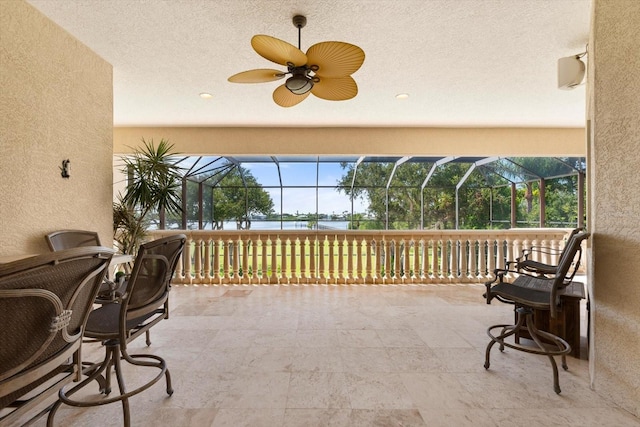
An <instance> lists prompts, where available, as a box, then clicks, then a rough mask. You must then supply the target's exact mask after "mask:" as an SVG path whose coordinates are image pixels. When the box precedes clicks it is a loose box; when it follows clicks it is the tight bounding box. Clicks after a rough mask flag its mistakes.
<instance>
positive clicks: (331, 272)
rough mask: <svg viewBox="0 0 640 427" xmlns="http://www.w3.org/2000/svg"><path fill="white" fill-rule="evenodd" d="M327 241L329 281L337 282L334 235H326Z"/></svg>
mask: <svg viewBox="0 0 640 427" xmlns="http://www.w3.org/2000/svg"><path fill="white" fill-rule="evenodd" d="M327 241H328V242H329V281H330V282H331V283H337V279H338V275H337V274H336V270H335V258H334V247H335V244H336V236H335V235H333V236H327Z"/></svg>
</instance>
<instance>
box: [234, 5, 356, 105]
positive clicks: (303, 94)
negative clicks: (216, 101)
mask: <svg viewBox="0 0 640 427" xmlns="http://www.w3.org/2000/svg"><path fill="white" fill-rule="evenodd" d="M306 23H307V18H305V17H304V16H302V15H296V16H294V17H293V25H294V26H295V27H296V28H297V29H298V47H297V48H296V47H295V46H293V45H292V44H290V43H287V42H285V41H283V40H280V39H277V38H275V37H271V36H265V35H262V34H260V35H256V36H253V37H252V38H251V46H252V47H253V49H254V50H255V51H256V52H257V53H258V54H259V55H260V56H262V57H263V58H266V59H268V60H269V61H272V62H275V63H276V64H280V65H285V66H286V67H287V71H281V70H275V69H264V68H262V69H256V70H249V71H243V72H241V73H238V74H234V75H233V76H231V77H229V79H228V80H229V81H230V82H233V83H264V82H271V81H275V80H280V79H282V78H284V77H285V76H287V75H290V77H289V78H287V80H286V81H285V83H284V84H283V85H280V86H278V87H277V88H276V90H275V91H274V92H273V100H274V102H275V103H276V104H278V105H279V106H281V107H293V106H294V105H297V104H299V103H300V102H302V101H304V100H305V99H306V98H307V97H308V96H309V94H310V93H312V94H314V95H315V96H317V97H318V98H322V99H326V100H329V101H344V100H347V99H351V98H353V97H354V96H356V95H357V94H358V85H357V84H356V81H355V80H354V79H353V77H351V74H353V73H355V72H356V71H358V69H359V68H360V66H361V65H362V63H363V62H364V51H363V50H362V49H360V48H359V47H358V46H355V45H352V44H350V43H344V42H335V41H332V42H322V43H317V44H314V45H313V46H311V47H310V48H309V50H307V53H306V54H305V53H303V52H302V51H301V50H300V33H301V29H302V27H304V26H305V25H306Z"/></svg>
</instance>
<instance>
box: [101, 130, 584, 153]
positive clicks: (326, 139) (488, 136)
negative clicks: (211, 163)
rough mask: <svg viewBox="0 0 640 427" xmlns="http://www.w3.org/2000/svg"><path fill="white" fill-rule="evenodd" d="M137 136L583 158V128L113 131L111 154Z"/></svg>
mask: <svg viewBox="0 0 640 427" xmlns="http://www.w3.org/2000/svg"><path fill="white" fill-rule="evenodd" d="M143 137H144V138H145V139H146V140H150V139H153V140H154V141H160V140H161V139H162V138H165V139H168V140H169V141H170V142H171V143H173V144H175V150H176V151H178V152H180V153H183V154H193V155H200V154H202V155H205V154H220V155H234V154H235V155H238V154H251V155H287V154H297V155H322V154H329V155H331V154H333V155H356V156H360V155H397V156H411V155H422V156H508V155H511V156H515V155H517V156H584V155H585V144H584V141H585V130H584V128H579V129H578V128H575V129H573V128H571V129H567V128H389V127H384V128H339V127H337V128H291V127H289V128H259V127H255V128H253V127H249V128H233V127H229V128H197V127H178V128H175V127H118V128H115V129H114V132H113V139H114V152H115V153H127V152H130V151H131V147H139V146H140V141H141V138H143Z"/></svg>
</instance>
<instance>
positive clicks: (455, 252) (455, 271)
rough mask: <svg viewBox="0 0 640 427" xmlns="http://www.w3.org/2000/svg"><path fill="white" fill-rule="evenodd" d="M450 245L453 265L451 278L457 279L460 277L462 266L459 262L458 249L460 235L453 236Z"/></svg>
mask: <svg viewBox="0 0 640 427" xmlns="http://www.w3.org/2000/svg"><path fill="white" fill-rule="evenodd" d="M449 247H450V248H451V267H450V272H449V280H452V281H456V280H458V279H459V277H460V274H459V269H460V266H459V264H458V253H459V252H458V251H459V250H460V239H459V238H458V237H455V236H454V237H452V238H451V240H449Z"/></svg>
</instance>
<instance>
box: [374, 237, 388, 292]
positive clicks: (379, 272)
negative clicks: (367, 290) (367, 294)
mask: <svg viewBox="0 0 640 427" xmlns="http://www.w3.org/2000/svg"><path fill="white" fill-rule="evenodd" d="M372 243H373V246H372V247H373V248H374V252H373V255H374V264H373V265H374V268H375V270H374V271H373V274H374V276H375V277H374V279H373V281H374V282H375V281H377V280H379V281H380V283H384V274H383V270H384V266H383V265H382V260H383V259H384V257H385V256H386V254H385V253H384V240H382V238H381V237H380V236H378V239H376V240H374V241H373V242H372Z"/></svg>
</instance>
